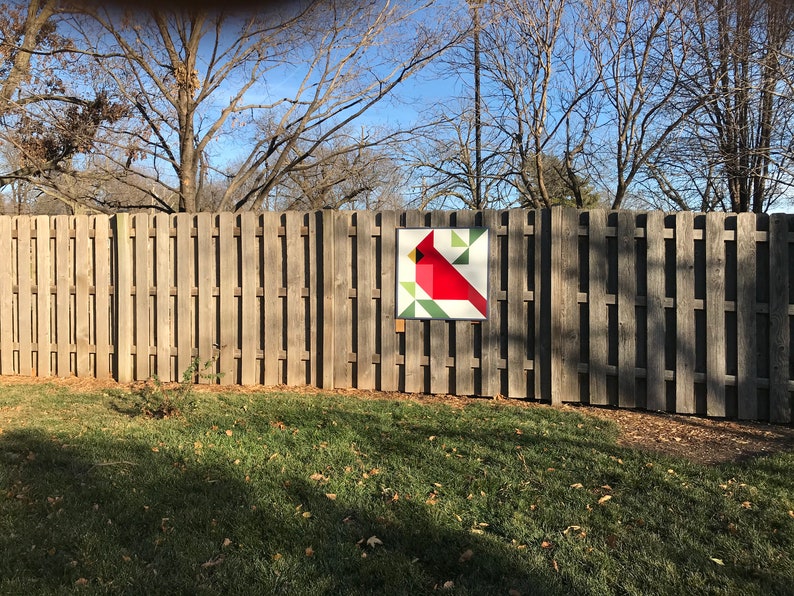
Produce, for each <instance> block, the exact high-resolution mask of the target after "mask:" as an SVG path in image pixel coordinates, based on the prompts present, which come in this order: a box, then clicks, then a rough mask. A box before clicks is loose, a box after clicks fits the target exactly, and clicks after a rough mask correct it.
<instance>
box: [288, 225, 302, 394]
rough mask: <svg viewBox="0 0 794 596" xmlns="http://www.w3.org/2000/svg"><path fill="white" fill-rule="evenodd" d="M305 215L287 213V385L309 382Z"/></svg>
mask: <svg viewBox="0 0 794 596" xmlns="http://www.w3.org/2000/svg"><path fill="white" fill-rule="evenodd" d="M301 219H302V216H301V214H300V213H298V212H296V211H288V212H287V213H286V214H285V229H286V245H287V253H286V259H287V260H286V263H289V265H288V266H286V269H287V329H289V332H288V333H287V384H289V385H302V384H304V383H306V374H305V371H304V367H303V362H302V358H303V350H304V346H305V337H306V327H305V323H304V320H305V305H304V301H303V297H302V292H301V290H302V288H303V272H304V267H305V260H304V251H303V237H302V236H301Z"/></svg>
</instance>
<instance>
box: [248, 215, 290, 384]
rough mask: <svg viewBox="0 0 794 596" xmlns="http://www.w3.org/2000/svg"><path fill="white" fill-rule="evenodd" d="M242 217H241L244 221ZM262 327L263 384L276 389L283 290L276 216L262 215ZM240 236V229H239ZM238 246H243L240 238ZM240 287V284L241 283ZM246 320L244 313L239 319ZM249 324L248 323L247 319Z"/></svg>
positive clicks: (278, 381)
mask: <svg viewBox="0 0 794 596" xmlns="http://www.w3.org/2000/svg"><path fill="white" fill-rule="evenodd" d="M246 216H247V214H243V215H242V216H241V217H246ZM261 219H262V254H263V258H262V280H263V281H262V306H263V308H262V309H260V311H259V312H263V311H264V314H263V315H262V316H263V319H264V320H263V321H262V327H263V329H264V335H265V336H264V353H263V360H264V362H263V366H264V381H263V382H264V383H265V385H278V384H280V383H283V382H284V378H283V376H282V365H281V352H282V350H283V344H282V342H283V336H284V333H283V328H284V327H283V312H284V311H283V309H282V299H281V297H280V295H279V294H280V290H281V286H282V283H283V282H282V277H281V275H282V270H283V265H282V258H281V257H282V255H281V239H280V237H279V235H278V228H279V222H280V221H279V220H280V218H279V215H278V213H264V214H262V217H261ZM241 232H242V229H241ZM240 242H241V243H242V242H243V237H242V235H241V238H240ZM241 283H242V282H241ZM240 317H241V318H242V319H243V320H246V314H245V311H243V312H242V313H241V315H240ZM248 320H249V322H251V321H250V319H248Z"/></svg>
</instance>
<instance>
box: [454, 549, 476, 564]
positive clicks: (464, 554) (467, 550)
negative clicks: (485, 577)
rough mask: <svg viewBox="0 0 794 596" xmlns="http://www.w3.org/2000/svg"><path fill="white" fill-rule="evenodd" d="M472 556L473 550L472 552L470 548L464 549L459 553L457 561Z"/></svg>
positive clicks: (464, 560) (462, 560) (461, 561)
mask: <svg viewBox="0 0 794 596" xmlns="http://www.w3.org/2000/svg"><path fill="white" fill-rule="evenodd" d="M473 556H474V552H472V550H471V549H470V548H469V549H466V550H465V551H463V554H461V555H460V559H458V562H459V563H465V562H466V561H468V560H469V559H471V558H472V557H473Z"/></svg>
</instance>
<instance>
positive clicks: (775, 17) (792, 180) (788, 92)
mask: <svg viewBox="0 0 794 596" xmlns="http://www.w3.org/2000/svg"><path fill="white" fill-rule="evenodd" d="M690 22H691V23H692V29H693V32H694V35H693V37H694V39H695V41H696V44H695V45H694V49H695V52H694V53H693V54H692V56H691V61H690V65H689V67H688V70H689V72H691V73H693V76H692V77H691V80H690V81H689V82H688V85H687V86H686V87H685V89H684V90H683V94H684V95H685V97H686V96H688V97H687V101H693V99H692V98H702V97H706V98H708V101H705V102H703V103H702V106H701V107H700V109H698V110H697V111H695V112H694V113H692V114H691V115H690V116H689V117H688V118H687V119H686V121H685V122H684V123H683V126H682V127H681V130H680V132H679V134H677V135H676V138H675V139H674V140H673V139H671V140H670V142H669V143H667V144H666V145H665V146H663V147H661V148H660V151H659V154H658V155H657V156H656V157H655V159H654V160H653V163H652V164H651V166H652V169H651V171H650V174H651V176H652V178H653V180H654V181H655V182H656V183H657V184H658V185H659V187H660V188H661V189H662V190H663V192H664V194H665V197H666V198H667V199H668V201H669V202H670V203H671V204H673V205H674V206H675V207H677V208H685V209H686V208H693V209H699V210H702V211H711V210H725V211H734V212H742V211H754V212H756V213H760V212H762V211H766V210H767V209H769V208H770V207H771V206H772V205H774V204H776V201H778V200H780V199H781V198H785V197H787V196H788V197H789V198H790V197H791V196H792V186H793V185H794V176H793V175H792V174H794V172H792V168H791V166H792V158H794V147H792V141H791V139H792V138H794V97H793V96H792V90H794V75H792V73H794V55H793V54H794V52H793V50H794V6H792V4H791V3H790V2H788V1H787V0H763V1H762V0H740V1H738V2H727V1H725V0H697V1H696V2H695V3H694V5H693V8H692V11H691V19H690Z"/></svg>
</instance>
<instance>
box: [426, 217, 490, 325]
mask: <svg viewBox="0 0 794 596" xmlns="http://www.w3.org/2000/svg"><path fill="white" fill-rule="evenodd" d="M433 234H434V232H430V233H429V234H428V235H427V236H425V237H424V239H423V240H422V241H421V242H420V243H419V244H417V246H416V251H415V252H416V254H415V255H414V256H415V258H414V262H415V263H416V283H417V284H419V287H420V288H422V289H423V290H424V291H425V292H427V295H428V296H430V298H432V299H433V300H468V301H470V302H471V303H472V304H473V305H474V307H475V308H476V309H477V310H478V311H480V312H481V313H482V316H486V312H487V301H486V299H485V297H484V296H483V295H482V294H480V293H479V292H478V291H477V289H476V288H475V287H474V286H472V285H471V284H470V283H469V282H468V280H467V279H466V278H465V277H463V275H461V273H460V271H458V270H457V269H455V267H453V266H452V265H451V264H450V262H449V261H447V260H446V259H445V258H444V256H443V255H442V254H441V253H440V252H438V251H437V250H436V248H435V246H434V241H433V240H434V236H433Z"/></svg>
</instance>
